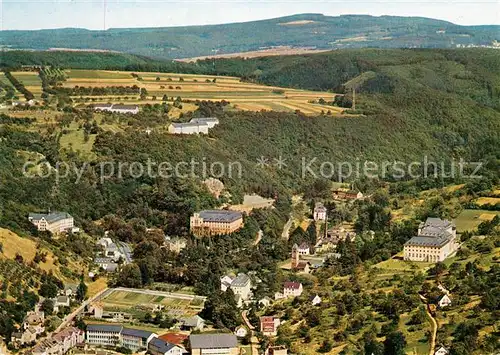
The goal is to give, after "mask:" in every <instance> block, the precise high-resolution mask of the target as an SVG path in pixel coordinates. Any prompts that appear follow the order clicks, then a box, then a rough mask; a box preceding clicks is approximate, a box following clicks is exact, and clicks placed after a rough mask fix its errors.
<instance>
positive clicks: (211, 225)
mask: <svg viewBox="0 0 500 355" xmlns="http://www.w3.org/2000/svg"><path fill="white" fill-rule="evenodd" d="M241 227H243V215H242V214H241V212H238V211H225V210H205V211H201V212H198V213H195V214H194V215H193V216H192V217H191V218H190V230H191V232H192V233H193V234H194V235H195V236H198V237H201V236H210V235H220V234H231V233H233V232H235V231H237V230H238V229H240V228H241Z"/></svg>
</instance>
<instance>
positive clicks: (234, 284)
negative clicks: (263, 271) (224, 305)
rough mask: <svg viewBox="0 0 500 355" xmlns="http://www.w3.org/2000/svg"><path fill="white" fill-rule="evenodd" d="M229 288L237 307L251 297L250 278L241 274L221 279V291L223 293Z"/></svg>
mask: <svg viewBox="0 0 500 355" xmlns="http://www.w3.org/2000/svg"><path fill="white" fill-rule="evenodd" d="M229 288H230V289H231V290H232V291H233V293H234V296H235V298H236V302H237V304H238V307H241V306H242V305H243V302H244V301H246V300H248V299H249V298H250V297H251V295H252V282H251V280H250V277H249V276H248V275H246V274H243V273H239V274H238V275H237V276H236V277H232V276H231V275H226V276H223V277H222V278H221V290H222V291H224V292H225V291H227V290H228V289H229Z"/></svg>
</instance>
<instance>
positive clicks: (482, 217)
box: [455, 210, 500, 232]
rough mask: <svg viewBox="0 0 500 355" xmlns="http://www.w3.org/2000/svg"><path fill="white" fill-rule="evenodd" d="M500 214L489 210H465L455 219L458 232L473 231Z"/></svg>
mask: <svg viewBox="0 0 500 355" xmlns="http://www.w3.org/2000/svg"><path fill="white" fill-rule="evenodd" d="M496 215H500V212H496V211H487V210H464V211H462V213H460V215H459V216H458V217H457V218H456V219H455V224H456V225H457V231H458V232H464V231H467V230H473V229H475V228H477V226H478V225H479V224H480V223H481V222H483V221H490V220H492V219H493V218H494V217H495V216H496Z"/></svg>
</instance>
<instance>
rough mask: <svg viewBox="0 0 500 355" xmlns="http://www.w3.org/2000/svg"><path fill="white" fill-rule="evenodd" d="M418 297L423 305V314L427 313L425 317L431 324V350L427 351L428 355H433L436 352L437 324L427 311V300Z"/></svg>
mask: <svg viewBox="0 0 500 355" xmlns="http://www.w3.org/2000/svg"><path fill="white" fill-rule="evenodd" d="M419 296H420V299H421V300H422V302H423V303H424V305H425V313H427V317H429V318H430V320H431V322H432V338H431V348H430V350H429V355H434V352H435V351H436V337H437V330H438V324H437V322H436V319H435V318H434V317H433V316H432V314H431V312H430V311H429V305H428V304H427V299H426V298H425V297H424V296H422V295H419Z"/></svg>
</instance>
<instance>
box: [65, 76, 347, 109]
mask: <svg viewBox="0 0 500 355" xmlns="http://www.w3.org/2000/svg"><path fill="white" fill-rule="evenodd" d="M66 74H67V75H68V79H67V81H65V82H64V83H63V86H64V87H75V86H84V87H106V86H133V85H137V86H139V87H141V88H145V89H146V90H147V92H148V96H147V98H146V99H145V100H140V99H139V97H138V95H128V96H127V98H126V97H125V96H126V95H123V96H122V97H119V98H118V97H109V96H85V97H89V98H92V99H93V101H92V102H93V103H105V102H109V101H110V99H111V101H113V102H114V101H116V100H118V101H119V102H123V103H128V104H145V103H158V102H160V101H159V100H161V98H162V97H163V95H167V96H168V97H181V98H182V99H187V100H214V101H220V100H226V101H229V102H231V105H232V107H233V108H234V109H239V110H247V111H260V110H273V111H285V112H293V111H296V110H300V111H301V112H303V113H304V114H309V115H316V114H320V113H321V112H322V111H323V112H325V113H326V112H328V111H331V113H340V112H341V111H342V109H341V108H338V107H333V106H328V105H320V104H312V103H310V102H308V101H312V100H318V99H320V98H323V99H324V100H326V101H331V100H333V96H334V95H335V94H333V93H328V92H316V91H305V90H295V89H286V88H279V87H272V86H265V85H258V84H252V83H245V82H240V79H239V78H237V77H222V76H208V75H191V74H174V73H135V74H137V76H138V77H134V76H133V75H132V74H133V73H132V72H123V71H116V72H114V71H103V70H67V71H66ZM214 79H215V80H214ZM153 96H155V97H156V100H153Z"/></svg>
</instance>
